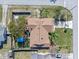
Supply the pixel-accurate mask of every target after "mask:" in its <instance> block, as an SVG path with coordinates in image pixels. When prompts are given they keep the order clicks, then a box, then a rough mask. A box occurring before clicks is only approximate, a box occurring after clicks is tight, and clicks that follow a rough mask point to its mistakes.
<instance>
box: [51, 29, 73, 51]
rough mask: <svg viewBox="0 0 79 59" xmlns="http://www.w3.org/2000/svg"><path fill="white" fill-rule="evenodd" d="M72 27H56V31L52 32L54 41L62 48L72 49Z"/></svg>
mask: <svg viewBox="0 0 79 59" xmlns="http://www.w3.org/2000/svg"><path fill="white" fill-rule="evenodd" d="M72 32H73V31H72V29H68V28H67V29H65V28H56V29H55V32H54V33H51V34H50V35H51V37H52V41H53V42H54V43H55V44H56V45H57V46H59V47H60V48H64V49H67V50H68V52H71V50H72V41H73V40H72Z"/></svg>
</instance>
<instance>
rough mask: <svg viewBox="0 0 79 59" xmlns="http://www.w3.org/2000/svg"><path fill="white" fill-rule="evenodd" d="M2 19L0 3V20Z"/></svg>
mask: <svg viewBox="0 0 79 59" xmlns="http://www.w3.org/2000/svg"><path fill="white" fill-rule="evenodd" d="M1 20H2V6H1V5H0V22H1Z"/></svg>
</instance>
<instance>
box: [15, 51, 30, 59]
mask: <svg viewBox="0 0 79 59" xmlns="http://www.w3.org/2000/svg"><path fill="white" fill-rule="evenodd" d="M15 59H31V52H16V53H15Z"/></svg>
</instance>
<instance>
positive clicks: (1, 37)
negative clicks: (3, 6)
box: [0, 26, 5, 41]
mask: <svg viewBox="0 0 79 59" xmlns="http://www.w3.org/2000/svg"><path fill="white" fill-rule="evenodd" d="M3 33H4V27H2V26H0V41H4V40H5V38H4V36H3Z"/></svg>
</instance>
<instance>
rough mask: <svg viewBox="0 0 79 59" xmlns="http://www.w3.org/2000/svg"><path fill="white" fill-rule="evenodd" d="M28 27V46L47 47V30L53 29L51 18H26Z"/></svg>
mask: <svg viewBox="0 0 79 59" xmlns="http://www.w3.org/2000/svg"><path fill="white" fill-rule="evenodd" d="M27 23H28V29H29V31H30V37H29V38H30V47H31V48H35V47H36V48H37V47H40V48H41V47H43V48H49V46H50V41H49V35H48V33H49V32H52V31H54V30H55V28H54V19H52V18H28V21H27Z"/></svg>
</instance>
